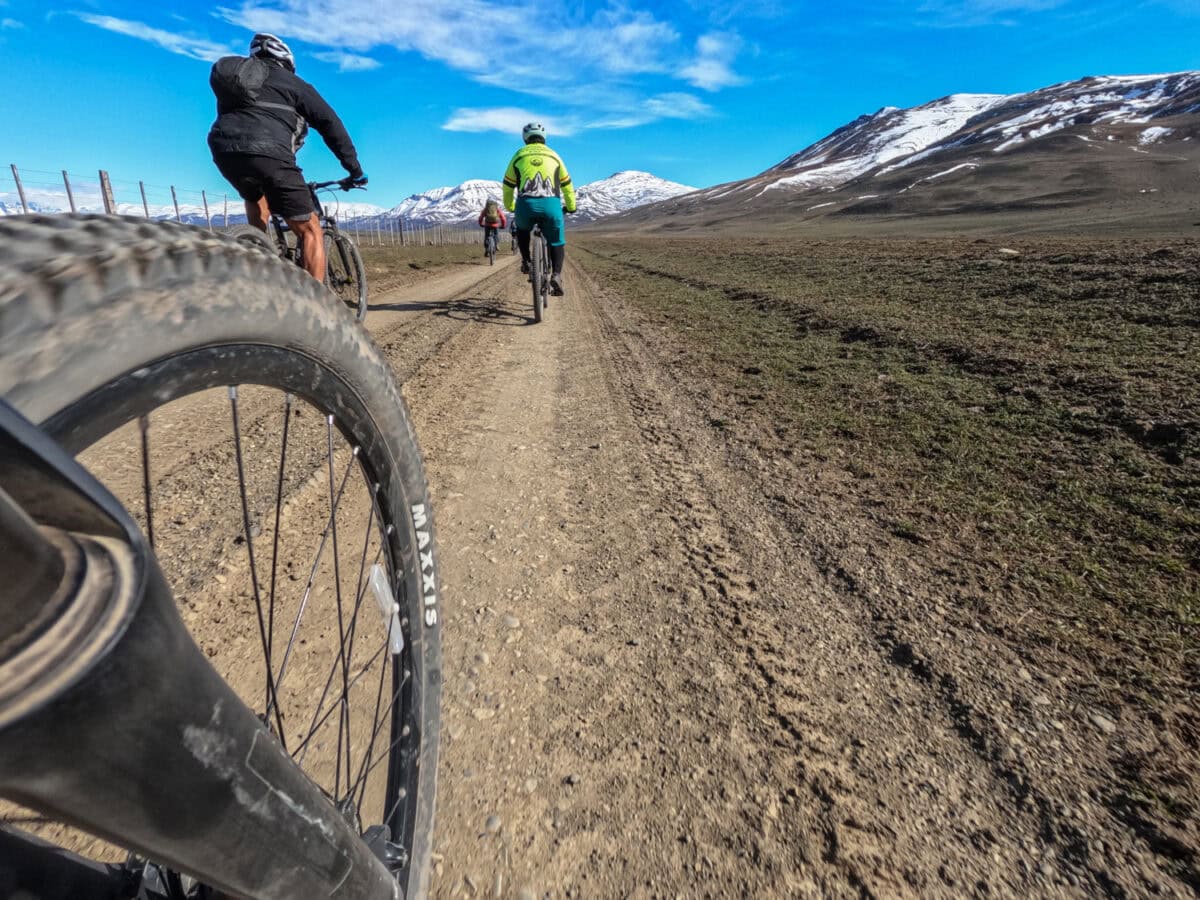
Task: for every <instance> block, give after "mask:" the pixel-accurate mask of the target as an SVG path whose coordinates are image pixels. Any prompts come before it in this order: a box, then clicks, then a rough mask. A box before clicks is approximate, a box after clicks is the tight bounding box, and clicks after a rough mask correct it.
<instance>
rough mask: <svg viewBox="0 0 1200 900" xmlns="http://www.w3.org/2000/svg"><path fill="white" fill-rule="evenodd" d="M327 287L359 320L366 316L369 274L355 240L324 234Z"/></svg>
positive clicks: (333, 234) (344, 236)
mask: <svg viewBox="0 0 1200 900" xmlns="http://www.w3.org/2000/svg"><path fill="white" fill-rule="evenodd" d="M325 286H326V287H327V288H329V290H331V291H332V292H333V293H334V294H336V295H337V297H338V299H339V300H341V301H342V302H343V303H344V304H346V306H347V307H348V308H349V309H350V310H351V311H352V312H353V313H354V314H355V315H356V316H358V318H359V319H360V320H361V319H365V318H366V317H367V273H366V269H365V268H364V266H363V261H362V256H360V255H359V252H358V247H356V246H355V245H354V241H352V240H350V238H348V237H346V235H344V234H340V233H339V234H335V233H333V232H331V231H326V232H325Z"/></svg>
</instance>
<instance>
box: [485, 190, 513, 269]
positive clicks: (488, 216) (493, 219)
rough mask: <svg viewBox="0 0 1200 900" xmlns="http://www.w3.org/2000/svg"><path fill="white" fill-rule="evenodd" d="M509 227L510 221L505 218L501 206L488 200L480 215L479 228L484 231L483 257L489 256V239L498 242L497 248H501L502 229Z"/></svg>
mask: <svg viewBox="0 0 1200 900" xmlns="http://www.w3.org/2000/svg"><path fill="white" fill-rule="evenodd" d="M507 225H508V219H506V218H504V211H503V210H502V209H500V204H499V203H497V202H496V201H495V200H488V202H487V203H485V204H484V205H483V212H481V213H480V214H479V227H480V228H482V229H483V255H484V256H487V248H488V239H489V238H491V239H492V240H494V241H495V242H496V248H497V249H499V248H500V229H501V228H505V227H507Z"/></svg>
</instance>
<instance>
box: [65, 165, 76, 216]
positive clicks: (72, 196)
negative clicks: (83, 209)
mask: <svg viewBox="0 0 1200 900" xmlns="http://www.w3.org/2000/svg"><path fill="white" fill-rule="evenodd" d="M62 173H63V187H65V188H66V189H67V204H68V205H69V206H70V207H71V212H75V194H74V192H73V191H72V190H71V179H70V178H68V177H67V170H66V169H63V170H62Z"/></svg>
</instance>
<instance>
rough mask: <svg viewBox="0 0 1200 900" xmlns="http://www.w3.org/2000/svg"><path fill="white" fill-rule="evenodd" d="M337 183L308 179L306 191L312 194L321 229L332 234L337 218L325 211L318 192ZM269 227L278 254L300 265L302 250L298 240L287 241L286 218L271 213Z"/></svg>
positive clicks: (335, 230)
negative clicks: (273, 235)
mask: <svg viewBox="0 0 1200 900" xmlns="http://www.w3.org/2000/svg"><path fill="white" fill-rule="evenodd" d="M337 184H339V182H337V181H320V182H312V181H310V182H309V183H308V191H309V193H310V194H311V195H312V201H313V208H314V211H315V212H316V214H317V220H318V221H319V222H320V224H321V230H322V231H328V232H331V233H332V234H334V235H336V234H338V231H339V229H338V225H337V219H336V218H335V217H334V216H331V215H329V214H328V213H326V212H325V205H324V204H323V203H321V198H320V196H319V194H318V192H319V191H320V190H322V189H323V188H328V187H333V186H334V185H337ZM271 228H272V229H273V231H274V232H275V243H276V245H277V246H278V247H279V255H280V256H282V257H283V258H284V259H289V260H291V261H292V262H294V263H296V264H297V265H302V264H303V251H302V249H301V247H300V244H299V242H297V243H296V245H295V246H292V245H291V244H290V243H288V238H287V236H288V235H289V234H290V233H291V229H290V228H288V224H287V220H286V219H284V218H283V216H280V215H278V214H277V213H271Z"/></svg>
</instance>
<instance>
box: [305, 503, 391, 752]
mask: <svg viewBox="0 0 1200 900" xmlns="http://www.w3.org/2000/svg"><path fill="white" fill-rule="evenodd" d="M388 529H389V530H388V533H389V534H390V533H391V526H390V525H389V526H388ZM382 555H383V547H382V545H381V546H380V548H379V550H377V551H376V552H375V560H374V562H379V559H380V557H381V556H382ZM373 564H374V563H372V565H373ZM365 591H366V586H365V585H364V586H363V593H360V594H359V595H358V600H357V601H356V604H355V608H354V611H355V614H354V616H352V617H351V619H350V626H351V628H353V627H354V621H355V618H356V617H357V615H358V609H359V608H360V607H361V605H362V601H363V597H364V596H365ZM378 657H379V654H378V653H376V654H375V656H374V657H373V659H378ZM338 663H339V660H336V659H335V660H334V661H333V665H332V666H330V667H329V674H328V675H327V676H325V687H324V688H322V689H321V698H320V699H319V700H318V701H317V703H316V706H315V707H314V709H315V711H314V712H313V720H312V723H310V725H309V732H308V734H309V736H310V737H311V736H312V733H313V732H314V731H315V730H316V728H317V727H318V726H317V717H318V716H319V715H320V714H321V709H322V707H323V706H324V705H325V698H326V697H328V696H329V687H330V685H332V684H333V678H334V676H335V675H337V670H338ZM356 680H357V679H356ZM351 686H353V682H351ZM336 708H337V703H336V702H335V703H334V705H333V706H331V707H330V710H331V711H332V710H333V709H336ZM328 718H329V714H328V713H327V714H326V715H325V718H324V719H322V720H321V722H322V723H324V721H325V719H328ZM306 742H307V739H306ZM297 751H299V748H297ZM301 759H303V754H302V755H301Z"/></svg>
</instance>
